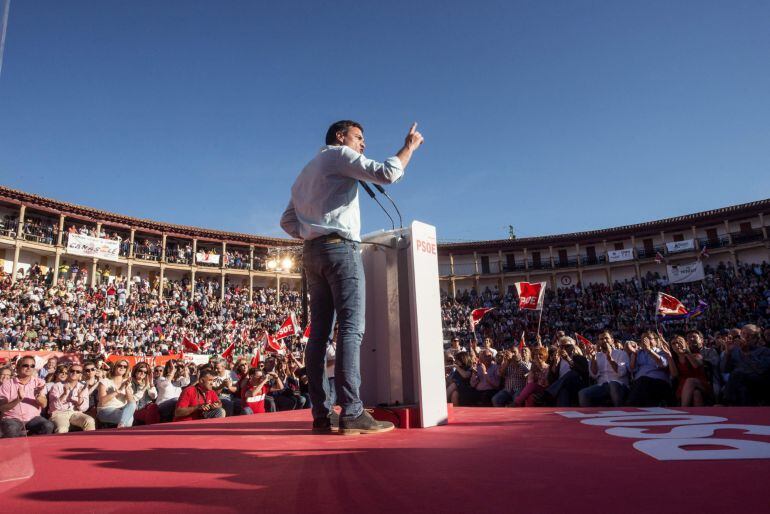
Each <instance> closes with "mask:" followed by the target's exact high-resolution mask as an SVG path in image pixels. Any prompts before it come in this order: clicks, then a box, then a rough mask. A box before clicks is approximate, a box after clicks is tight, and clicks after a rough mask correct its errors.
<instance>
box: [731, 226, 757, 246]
mask: <svg viewBox="0 0 770 514" xmlns="http://www.w3.org/2000/svg"><path fill="white" fill-rule="evenodd" d="M730 236H731V237H732V238H733V244H737V245H742V244H746V243H751V242H754V241H761V240H762V239H764V237H765V236H764V234H762V230H761V229H756V228H753V229H751V230H741V231H740V232H732V233H731V234H730Z"/></svg>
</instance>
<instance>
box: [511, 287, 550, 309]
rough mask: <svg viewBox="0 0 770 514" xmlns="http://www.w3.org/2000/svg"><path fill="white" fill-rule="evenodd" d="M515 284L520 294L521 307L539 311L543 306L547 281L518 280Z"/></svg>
mask: <svg viewBox="0 0 770 514" xmlns="http://www.w3.org/2000/svg"><path fill="white" fill-rule="evenodd" d="M514 285H515V286H516V292H517V293H518V294H519V309H528V310H532V311H539V310H541V309H542V308H543V298H544V297H545V282H533V283H529V282H516V283H515V284H514Z"/></svg>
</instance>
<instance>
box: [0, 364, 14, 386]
mask: <svg viewBox="0 0 770 514" xmlns="http://www.w3.org/2000/svg"><path fill="white" fill-rule="evenodd" d="M11 378H13V370H12V369H11V368H9V367H7V366H6V367H4V368H0V385H2V383H3V382H5V381H6V380H10V379H11Z"/></svg>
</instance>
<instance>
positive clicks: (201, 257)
mask: <svg viewBox="0 0 770 514" xmlns="http://www.w3.org/2000/svg"><path fill="white" fill-rule="evenodd" d="M195 262H202V263H204V264H219V254H216V253H204V252H198V253H196V254H195Z"/></svg>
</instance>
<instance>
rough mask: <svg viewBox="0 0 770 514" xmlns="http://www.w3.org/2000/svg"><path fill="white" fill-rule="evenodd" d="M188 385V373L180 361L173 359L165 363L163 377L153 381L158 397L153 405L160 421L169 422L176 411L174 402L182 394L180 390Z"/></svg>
mask: <svg viewBox="0 0 770 514" xmlns="http://www.w3.org/2000/svg"><path fill="white" fill-rule="evenodd" d="M188 385H190V372H189V370H188V369H187V366H185V365H184V363H183V362H182V361H175V360H173V359H171V360H169V361H167V362H166V366H165V367H164V368H163V375H162V376H160V377H158V378H157V379H155V388H156V389H157V390H158V397H157V399H156V400H155V403H156V404H157V405H158V409H159V410H160V420H161V421H171V419H172V418H173V417H174V411H175V410H176V402H177V400H178V399H179V395H180V394H182V388H183V387H187V386H188Z"/></svg>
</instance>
